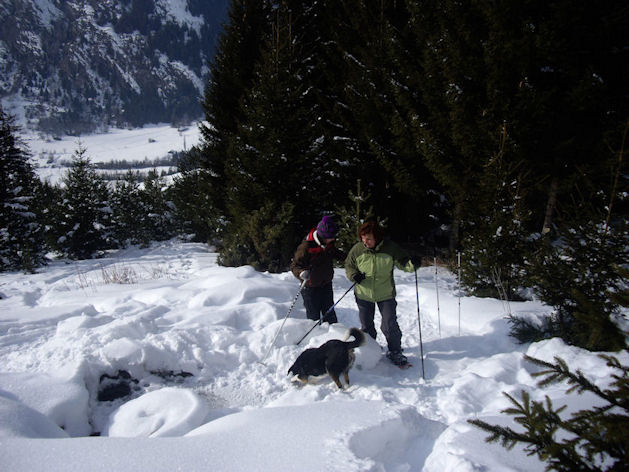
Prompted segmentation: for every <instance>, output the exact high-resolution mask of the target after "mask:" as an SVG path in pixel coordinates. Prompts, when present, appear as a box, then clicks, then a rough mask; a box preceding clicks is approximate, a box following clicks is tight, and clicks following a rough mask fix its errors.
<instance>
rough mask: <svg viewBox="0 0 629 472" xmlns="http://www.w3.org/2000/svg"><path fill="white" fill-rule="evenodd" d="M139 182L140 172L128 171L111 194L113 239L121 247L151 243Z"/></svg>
mask: <svg viewBox="0 0 629 472" xmlns="http://www.w3.org/2000/svg"><path fill="white" fill-rule="evenodd" d="M138 180H139V173H138V172H133V171H128V172H127V173H126V175H125V177H124V179H123V180H119V181H117V182H116V184H115V186H114V188H113V189H112V191H111V193H110V199H111V201H110V207H111V211H112V219H111V225H112V237H113V238H114V240H115V241H116V245H117V246H120V247H127V246H128V245H135V244H138V245H141V246H146V245H148V243H149V241H150V237H149V233H148V229H147V215H146V211H145V208H144V205H143V201H142V199H141V192H140V184H139V183H138Z"/></svg>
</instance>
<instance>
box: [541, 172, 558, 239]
mask: <svg viewBox="0 0 629 472" xmlns="http://www.w3.org/2000/svg"><path fill="white" fill-rule="evenodd" d="M558 189H559V180H558V179H557V177H553V179H552V180H551V182H550V189H549V190H548V202H547V203H546V213H545V215H544V225H543V226H542V234H543V235H544V234H548V233H550V230H551V228H552V225H553V213H554V212H555V206H556V205H557V192H558Z"/></svg>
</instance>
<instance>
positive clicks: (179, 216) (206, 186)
mask: <svg viewBox="0 0 629 472" xmlns="http://www.w3.org/2000/svg"><path fill="white" fill-rule="evenodd" d="M199 159H200V152H199V149H198V148H197V147H194V148H192V149H191V150H190V151H188V153H186V157H185V159H184V160H183V161H180V163H179V166H178V168H179V175H177V176H176V177H175V178H174V180H173V184H172V185H171V186H170V188H169V198H170V199H171V200H172V202H173V204H174V215H173V218H174V224H175V227H176V229H177V231H178V232H179V233H180V234H183V235H185V236H187V237H191V238H192V239H193V240H194V241H201V242H205V243H208V244H217V242H218V238H219V234H220V233H221V232H222V231H223V229H224V228H223V225H224V219H223V218H221V216H220V215H221V214H220V212H219V211H218V210H217V209H216V207H215V206H214V201H213V200H212V199H211V195H212V189H211V186H212V182H213V179H212V177H211V176H210V173H209V171H207V170H205V169H201V168H199Z"/></svg>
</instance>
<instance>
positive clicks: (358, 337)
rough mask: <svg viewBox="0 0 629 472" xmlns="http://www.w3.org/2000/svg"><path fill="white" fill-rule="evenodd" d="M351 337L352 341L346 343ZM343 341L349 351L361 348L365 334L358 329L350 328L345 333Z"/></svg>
mask: <svg viewBox="0 0 629 472" xmlns="http://www.w3.org/2000/svg"><path fill="white" fill-rule="evenodd" d="M351 336H353V337H354V340H353V341H347V339H349V338H350V337H351ZM345 340H346V342H347V344H349V346H348V347H349V348H350V349H354V348H355V347H358V346H362V345H363V344H364V343H365V333H363V332H362V331H361V330H360V329H358V328H350V330H349V331H348V332H347V336H345Z"/></svg>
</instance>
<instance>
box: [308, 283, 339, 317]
mask: <svg viewBox="0 0 629 472" xmlns="http://www.w3.org/2000/svg"><path fill="white" fill-rule="evenodd" d="M301 296H302V298H303V299H304V306H305V307H306V316H307V317H308V319H310V320H313V321H317V320H319V317H322V316H323V315H325V313H326V312H327V311H328V310H329V309H330V307H331V306H332V305H334V293H333V291H332V282H328V283H327V284H325V285H321V286H320V287H308V286H306V287H304V288H303V290H302V291H301ZM323 321H324V322H328V323H330V324H332V323H336V322H337V319H336V312H335V311H334V310H332V311H331V312H330V313H328V314H327V315H326V316H325V319H324V320H323Z"/></svg>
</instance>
